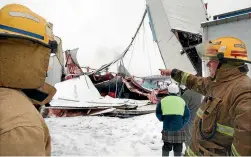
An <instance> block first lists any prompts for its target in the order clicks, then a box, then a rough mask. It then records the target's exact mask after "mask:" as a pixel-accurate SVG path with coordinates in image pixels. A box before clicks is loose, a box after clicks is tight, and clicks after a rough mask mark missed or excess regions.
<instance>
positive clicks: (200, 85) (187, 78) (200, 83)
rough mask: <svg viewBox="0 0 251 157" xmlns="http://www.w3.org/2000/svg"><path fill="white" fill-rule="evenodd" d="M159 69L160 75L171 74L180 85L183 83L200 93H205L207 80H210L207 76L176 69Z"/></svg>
mask: <svg viewBox="0 0 251 157" xmlns="http://www.w3.org/2000/svg"><path fill="white" fill-rule="evenodd" d="M160 71H161V74H162V75H167V76H171V77H172V79H174V80H175V81H177V82H179V83H180V84H182V85H185V86H186V87H187V88H189V89H192V90H194V91H196V92H199V93H201V94H202V95H206V94H207V90H208V84H209V82H211V79H210V78H209V77H207V78H203V77H197V76H194V75H192V74H189V73H186V72H183V71H181V70H178V69H165V70H163V69H160Z"/></svg>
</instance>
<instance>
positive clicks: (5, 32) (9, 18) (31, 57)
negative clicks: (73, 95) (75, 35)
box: [0, 4, 57, 156]
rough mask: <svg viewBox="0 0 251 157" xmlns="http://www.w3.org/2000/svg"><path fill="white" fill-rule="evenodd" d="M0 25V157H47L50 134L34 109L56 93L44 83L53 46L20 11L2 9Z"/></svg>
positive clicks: (41, 26) (37, 22) (45, 31)
mask: <svg viewBox="0 0 251 157" xmlns="http://www.w3.org/2000/svg"><path fill="white" fill-rule="evenodd" d="M0 19H1V20H0V156H50V155H51V138H50V134H49V129H48V127H47V125H46V123H45V121H44V119H43V118H42V116H41V115H40V114H39V112H38V111H37V110H36V108H35V107H34V105H33V104H40V105H44V104H46V103H48V102H49V101H50V100H51V99H52V97H53V96H54V94H55V92H56V89H55V88H54V87H52V86H50V85H49V84H46V83H45V78H46V71H47V68H48V64H49V58H50V53H53V52H54V53H55V51H56V49H57V42H56V41H55V40H53V38H52V37H53V35H52V34H50V31H49V29H50V28H49V26H48V23H47V22H46V21H45V19H44V18H42V17H40V16H39V15H37V14H35V13H34V12H32V11H31V10H30V9H29V8H27V7H25V6H22V5H19V4H9V5H6V6H4V7H3V8H1V9H0Z"/></svg>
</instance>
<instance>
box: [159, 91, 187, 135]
mask: <svg viewBox="0 0 251 157" xmlns="http://www.w3.org/2000/svg"><path fill="white" fill-rule="evenodd" d="M167 97H168V99H172V101H171V102H172V103H174V104H168V103H170V101H169V102H167V103H165V104H162V103H163V101H159V102H158V103H157V107H156V117H157V118H158V119H159V121H163V130H164V131H179V130H181V129H182V128H183V127H184V125H185V124H186V123H187V122H188V120H189V119H190V111H189V108H188V107H187V105H186V104H185V101H184V100H183V99H182V98H181V97H179V96H167ZM167 97H165V98H167ZM165 98H164V99H165ZM182 102H184V104H183V105H184V108H183V110H184V112H183V110H182V108H180V107H178V105H180V104H178V103H182ZM163 105H168V107H170V109H169V111H167V112H168V114H167V113H165V112H166V111H163V109H162V107H163ZM169 105H170V106H169ZM175 105H177V108H178V109H177V110H180V109H181V111H178V112H180V113H182V114H177V112H176V111H175V110H176V109H175V108H174V109H173V108H171V107H175ZM180 106H182V105H180ZM165 107H166V106H165ZM163 112H164V114H163ZM172 112H173V114H172Z"/></svg>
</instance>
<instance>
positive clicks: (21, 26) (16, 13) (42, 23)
mask: <svg viewBox="0 0 251 157" xmlns="http://www.w3.org/2000/svg"><path fill="white" fill-rule="evenodd" d="M0 19H1V20H0V37H7V38H22V39H28V40H32V41H34V42H37V43H40V44H42V45H44V46H46V47H48V48H51V47H54V49H55V44H56V43H55V41H54V36H53V33H52V28H51V27H52V26H51V24H50V23H49V22H47V21H46V20H45V19H44V18H43V17H41V16H39V15H37V14H36V13H34V12H32V11H31V10H30V9H29V8H27V7H25V6H23V5H19V4H9V5H6V6H4V7H3V8H1V9H0Z"/></svg>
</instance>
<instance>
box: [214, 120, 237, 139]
mask: <svg viewBox="0 0 251 157" xmlns="http://www.w3.org/2000/svg"><path fill="white" fill-rule="evenodd" d="M216 130H217V131H218V132H220V133H222V134H226V135H228V136H234V129H233V128H231V127H229V126H226V125H221V124H219V123H217V129H216Z"/></svg>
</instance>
